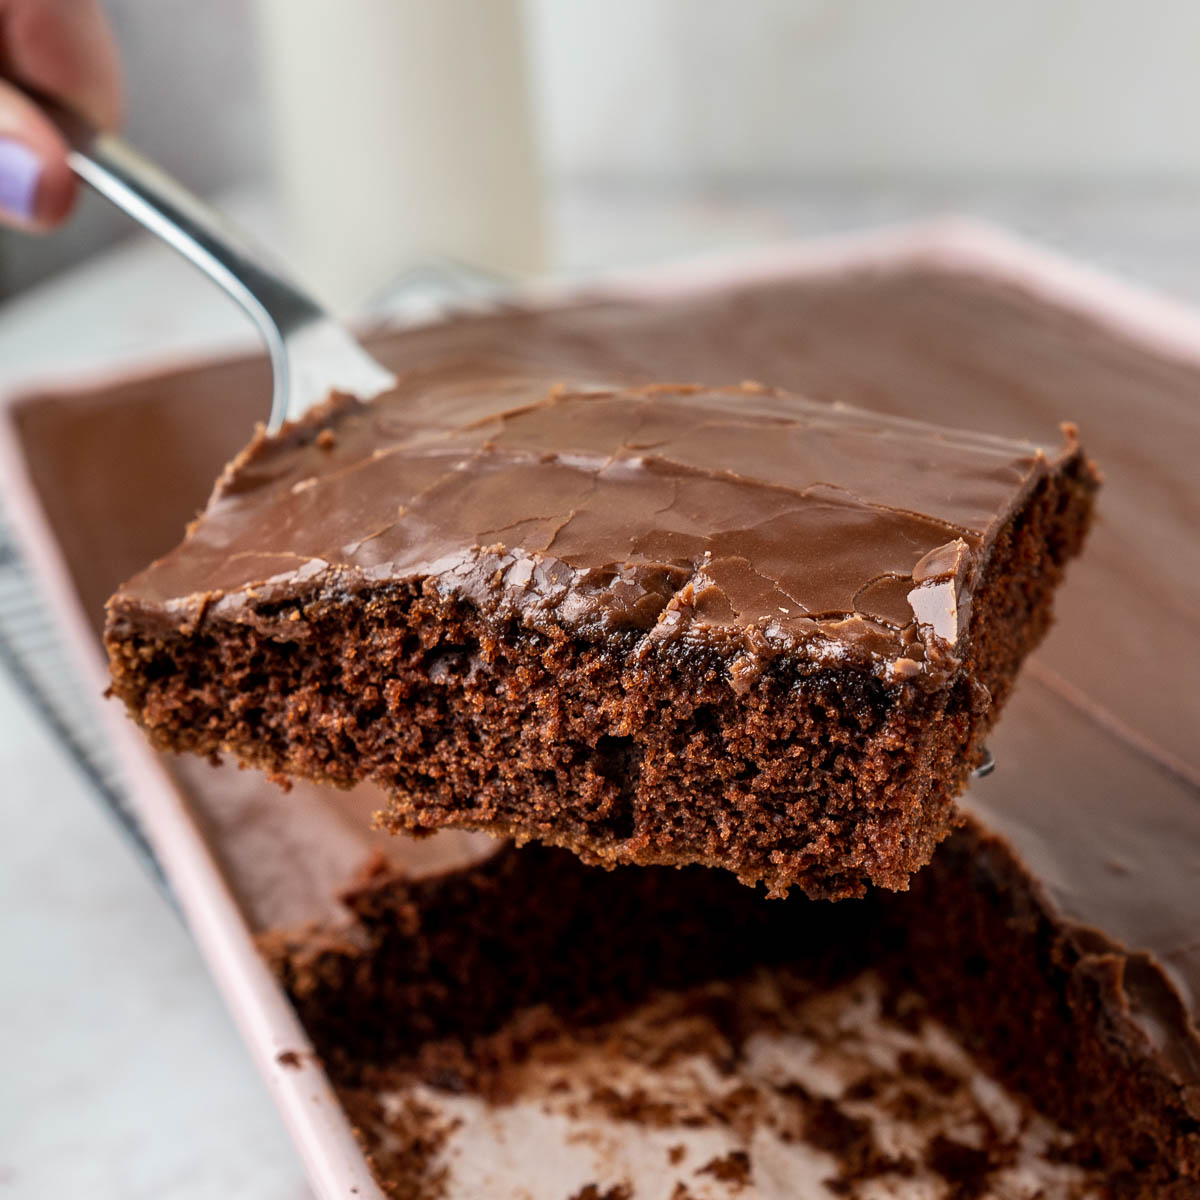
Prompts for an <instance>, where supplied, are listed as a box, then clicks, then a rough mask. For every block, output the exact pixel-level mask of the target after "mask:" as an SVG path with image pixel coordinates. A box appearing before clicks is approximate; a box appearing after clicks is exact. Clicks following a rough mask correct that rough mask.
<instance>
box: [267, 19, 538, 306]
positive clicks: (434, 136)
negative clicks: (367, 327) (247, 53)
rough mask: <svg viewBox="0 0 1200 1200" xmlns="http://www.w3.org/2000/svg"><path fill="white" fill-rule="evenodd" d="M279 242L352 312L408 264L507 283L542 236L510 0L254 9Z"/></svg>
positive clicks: (534, 258)
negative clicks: (478, 273) (475, 270)
mask: <svg viewBox="0 0 1200 1200" xmlns="http://www.w3.org/2000/svg"><path fill="white" fill-rule="evenodd" d="M258 11H259V17H260V34H261V43H262V53H263V57H264V76H265V82H266V90H267V97H268V103H269V106H270V109H271V118H272V122H273V126H274V134H275V145H276V155H277V163H276V166H277V171H278V179H279V182H280V187H281V193H282V194H281V200H282V204H283V209H284V216H285V219H286V221H287V232H288V239H287V240H288V244H289V246H290V248H291V252H292V254H293V256H294V259H295V262H296V266H297V272H298V274H299V275H300V276H301V277H302V278H303V279H304V280H305V282H307V283H308V284H309V285H310V286H311V287H312V288H313V289H314V290H315V291H316V292H317V293H318V294H319V295H320V296H321V297H322V298H324V299H325V301H326V302H327V303H328V304H330V305H331V306H332V307H333V308H335V309H337V310H339V311H341V312H349V311H353V310H354V309H355V308H356V307H358V306H360V305H361V304H362V303H363V302H364V301H365V300H367V299H368V298H369V297H371V296H372V295H374V294H375V293H377V292H378V291H379V290H380V289H382V288H384V287H385V286H386V285H387V284H388V283H389V282H390V281H391V280H394V279H395V277H396V276H397V275H398V274H399V273H400V272H402V271H403V270H405V269H406V268H408V267H411V266H413V265H415V264H418V263H421V262H428V261H429V260H430V259H432V258H437V257H448V258H451V259H454V260H456V261H458V262H461V263H464V264H467V265H470V266H478V267H484V268H488V269H491V270H497V271H501V272H505V273H515V274H523V273H528V272H533V271H537V270H539V269H541V268H542V267H543V266H544V259H543V231H542V212H541V194H540V186H539V183H540V181H539V175H538V164H537V155H536V151H535V145H534V133H533V120H532V112H531V102H530V95H529V87H528V77H527V72H526V67H525V46H524V37H523V33H524V30H523V25H522V10H521V3H520V0H486V2H484V3H481V2H480V0H258Z"/></svg>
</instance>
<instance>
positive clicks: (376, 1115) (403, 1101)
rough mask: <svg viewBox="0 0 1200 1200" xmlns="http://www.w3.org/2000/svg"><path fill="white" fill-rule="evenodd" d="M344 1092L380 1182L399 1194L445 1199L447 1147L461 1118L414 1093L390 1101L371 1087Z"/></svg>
mask: <svg viewBox="0 0 1200 1200" xmlns="http://www.w3.org/2000/svg"><path fill="white" fill-rule="evenodd" d="M338 1095H339V1097H340V1099H341V1101H342V1105H343V1107H344V1108H345V1109H346V1114H347V1116H348V1117H349V1118H350V1121H351V1123H352V1125H353V1127H354V1132H355V1135H356V1136H357V1137H358V1139H359V1141H360V1142H361V1143H362V1144H363V1147H364V1149H365V1150H366V1151H367V1162H368V1164H369V1165H370V1167H371V1171H372V1173H373V1174H374V1175H375V1178H376V1180H377V1181H378V1183H379V1186H380V1187H381V1188H382V1189H383V1191H384V1192H385V1193H386V1194H387V1195H388V1196H389V1197H392V1198H393V1200H445V1197H446V1195H447V1187H448V1181H449V1169H448V1167H447V1166H446V1164H445V1163H443V1162H441V1161H440V1159H441V1155H442V1151H443V1150H444V1148H445V1146H446V1144H447V1142H448V1141H449V1140H450V1138H451V1137H452V1136H453V1135H454V1132H455V1131H456V1130H457V1129H458V1128H459V1125H460V1122H459V1121H458V1120H457V1119H454V1118H447V1117H446V1116H445V1115H444V1114H442V1113H439V1112H438V1111H437V1109H435V1108H433V1107H431V1106H430V1105H428V1104H426V1103H423V1102H422V1101H421V1100H418V1099H417V1098H416V1097H414V1096H411V1095H401V1096H399V1097H398V1098H397V1099H396V1101H395V1102H394V1103H391V1104H387V1105H385V1104H384V1103H382V1101H381V1099H380V1095H379V1093H377V1092H374V1091H372V1090H370V1089H367V1088H339V1089H338Z"/></svg>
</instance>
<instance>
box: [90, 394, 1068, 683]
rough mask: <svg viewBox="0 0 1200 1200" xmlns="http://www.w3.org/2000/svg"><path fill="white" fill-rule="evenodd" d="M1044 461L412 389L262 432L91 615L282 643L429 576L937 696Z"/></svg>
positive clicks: (835, 426) (494, 595) (926, 437)
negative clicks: (225, 628) (181, 525)
mask: <svg viewBox="0 0 1200 1200" xmlns="http://www.w3.org/2000/svg"><path fill="white" fill-rule="evenodd" d="M1068 451H1071V452H1073V451H1074V445H1073V441H1072V439H1070V438H1068ZM1048 469H1049V468H1048V458H1047V455H1046V454H1045V453H1044V452H1043V451H1042V450H1040V449H1039V448H1038V447H1036V446H1033V445H1031V444H1029V443H1023V442H1013V441H1010V440H1008V439H1004V438H998V437H993V436H986V435H984V436H980V435H973V434H967V433H956V432H951V431H947V430H942V429H939V428H937V427H935V426H930V425H927V424H924V423H921V422H917V421H910V420H903V419H900V418H895V417H883V416H878V415H874V414H870V413H866V412H862V411H858V410H855V409H850V408H847V407H845V406H841V405H830V404H827V403H817V402H813V401H809V400H805V399H803V398H801V397H798V396H795V395H790V394H787V393H782V392H776V391H772V390H769V389H767V388H764V387H761V386H757V387H755V386H748V385H744V386H742V387H740V388H729V389H701V388H693V387H686V386H667V385H659V386H654V387H646V388H640V389H624V390H622V389H600V388H595V387H593V388H589V389H587V390H578V389H576V388H571V387H567V386H565V385H562V384H555V385H548V384H547V383H545V382H544V381H542V382H532V381H528V380H525V379H510V378H505V377H502V378H500V379H498V380H482V381H475V380H453V381H449V380H434V381H427V380H425V379H424V378H422V377H421V376H420V375H419V374H417V375H410V376H409V377H408V378H407V379H405V381H404V382H403V383H402V384H401V386H400V387H399V388H398V389H397V390H396V391H395V392H393V393H391V394H389V395H387V396H385V397H383V398H381V399H380V400H377V401H375V402H374V403H372V404H370V405H361V404H358V403H356V402H353V401H340V402H335V403H333V404H332V405H330V406H329V407H327V408H326V409H325V410H323V411H322V412H319V413H317V414H314V415H313V417H312V419H311V420H309V421H307V422H304V423H302V424H300V425H298V426H295V427H292V428H290V429H288V430H287V431H285V432H284V434H283V435H281V436H279V437H266V436H263V435H260V436H259V437H258V438H257V439H256V440H255V441H254V443H253V444H252V445H251V446H250V448H249V449H248V450H247V451H246V452H245V453H243V454H242V455H241V456H240V457H239V458H238V460H237V461H236V462H235V463H234V464H233V465H232V466H231V467H230V469H229V470H228V471H227V472H226V473H225V475H224V477H223V478H222V480H221V483H220V485H219V487H218V489H217V491H216V493H215V495H214V497H213V501H212V503H211V504H210V505H209V507H208V509H207V510H206V512H205V513H204V515H203V517H202V518H201V519H200V520H199V521H198V522H196V524H195V525H194V526H193V527H192V528H191V530H190V531H189V534H188V537H187V540H186V541H185V542H184V543H183V544H182V545H181V546H179V547H178V548H176V549H174V550H172V551H171V552H170V553H169V554H167V555H166V556H165V557H164V558H162V559H160V560H158V561H157V562H156V563H154V564H153V565H152V566H151V567H150V568H149V569H148V570H146V571H144V572H143V573H141V574H139V575H138V576H136V577H135V578H134V579H133V580H132V581H131V582H130V583H129V584H127V585H126V586H125V587H124V588H122V589H121V591H120V592H119V593H118V595H117V596H116V598H115V599H114V600H113V602H112V610H113V612H114V614H115V615H118V616H120V615H124V614H127V613H130V612H131V611H132V612H134V613H136V614H137V615H136V619H138V620H139V621H140V622H143V623H144V622H145V621H146V620H147V618H149V619H150V620H151V621H155V620H166V621H168V622H170V623H172V624H177V625H178V626H180V627H181V628H182V629H183V630H184V631H185V632H186V631H191V630H192V629H194V628H195V627H196V626H197V625H198V624H200V623H204V622H211V621H214V620H220V619H229V620H233V621H247V622H253V623H254V624H255V625H257V626H260V627H262V626H270V628H271V630H272V631H274V630H275V629H277V630H278V633H279V636H282V637H286V638H287V639H288V640H289V641H300V642H302V641H303V640H304V638H305V637H306V636H308V635H309V629H308V625H307V622H306V620H305V617H304V604H305V603H306V602H307V601H308V600H309V599H311V598H313V597H314V596H318V595H321V594H324V595H332V596H335V597H342V596H345V595H346V594H351V593H353V592H354V591H357V590H360V589H364V588H367V587H371V586H377V585H381V584H390V583H393V582H397V581H399V582H405V583H415V584H417V585H418V586H419V585H420V584H421V583H422V582H424V581H426V580H429V581H430V582H431V583H432V584H433V585H434V586H435V587H437V588H438V590H439V591H441V592H443V593H449V594H453V595H456V596H459V597H469V598H470V599H472V600H473V601H474V602H475V603H476V604H477V605H478V606H479V607H480V609H481V610H482V611H483V612H484V613H485V614H487V615H492V616H497V617H514V616H515V617H516V618H517V619H519V620H521V621H523V622H525V623H527V624H532V625H535V626H536V625H539V624H542V623H546V622H553V623H556V624H559V625H564V626H567V627H569V628H572V629H576V630H581V631H583V632H584V633H588V632H595V633H599V634H604V633H608V632H610V631H611V630H613V629H633V630H637V631H639V632H641V633H642V634H644V637H643V638H642V640H641V641H640V642H639V644H638V648H637V649H636V650H635V651H634V654H640V653H643V652H644V651H650V650H652V648H653V647H654V646H656V645H658V644H660V643H663V642H671V641H675V640H676V639H680V638H682V639H685V640H698V639H703V640H705V641H707V642H709V643H711V642H712V641H713V640H714V639H715V640H718V641H720V642H721V643H723V644H725V645H726V647H727V649H731V660H730V661H731V662H732V667H731V673H730V682H731V684H732V685H733V686H734V687H735V688H739V689H740V688H742V687H744V686H745V685H746V682H747V680H748V679H750V678H752V677H753V676H754V675H755V674H756V673H757V672H758V671H759V670H761V666H762V663H763V660H764V659H766V658H768V657H769V656H771V655H772V654H774V653H778V652H781V651H784V650H786V651H789V652H791V653H797V652H801V653H803V654H804V655H805V656H807V657H808V658H809V659H812V660H815V661H816V662H818V663H819V664H821V665H835V664H838V665H845V664H849V663H851V662H854V663H857V664H858V665H861V666H864V667H867V668H874V669H876V670H877V671H878V672H879V673H880V674H881V675H882V676H883V677H884V678H885V681H890V680H892V679H894V678H903V679H905V680H909V681H911V680H913V679H915V678H920V677H928V678H931V679H940V678H942V677H944V676H945V674H946V673H947V671H949V670H952V669H953V668H954V667H956V666H957V661H956V659H955V657H954V654H953V650H954V648H956V647H957V646H958V643H959V641H960V637H961V635H962V633H963V630H964V629H965V625H966V617H967V615H968V614H969V611H970V590H971V586H972V584H973V583H974V582H975V581H976V580H977V579H978V577H979V575H980V571H981V567H982V564H983V563H984V561H985V560H986V555H987V551H988V548H989V546H990V544H991V541H992V539H993V537H994V535H995V534H996V532H997V531H998V529H999V528H1000V527H1001V525H1002V524H1003V522H1004V521H1005V519H1006V518H1007V517H1008V516H1009V515H1010V514H1011V512H1012V510H1013V508H1014V506H1015V505H1017V504H1019V503H1020V501H1021V500H1022V499H1023V498H1024V496H1025V495H1026V494H1027V492H1028V491H1029V489H1030V488H1031V487H1032V486H1033V484H1034V483H1036V481H1037V480H1038V479H1040V478H1041V477H1042V476H1043V475H1044V474H1045V473H1046V471H1047V470H1048ZM293 601H295V602H296V603H295V604H293V603H292V602H293ZM281 605H284V607H283V608H282V609H281V607H280V606H281Z"/></svg>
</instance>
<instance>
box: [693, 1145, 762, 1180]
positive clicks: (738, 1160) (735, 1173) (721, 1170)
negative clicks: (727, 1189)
mask: <svg viewBox="0 0 1200 1200" xmlns="http://www.w3.org/2000/svg"><path fill="white" fill-rule="evenodd" d="M696 1174H697V1175H711V1176H712V1177H713V1178H714V1179H719V1180H720V1181H721V1182H722V1183H728V1184H732V1185H733V1186H734V1187H735V1188H739V1189H740V1188H744V1187H745V1186H746V1184H748V1183H749V1182H750V1156H749V1155H748V1154H747V1153H746V1152H745V1151H744V1150H731V1151H730V1152H729V1153H728V1154H723V1155H721V1156H720V1157H718V1158H714V1159H712V1160H711V1161H710V1162H707V1163H705V1164H704V1166H702V1167H700V1168H698V1169H697V1171H696Z"/></svg>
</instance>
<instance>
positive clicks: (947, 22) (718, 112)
mask: <svg viewBox="0 0 1200 1200" xmlns="http://www.w3.org/2000/svg"><path fill="white" fill-rule="evenodd" d="M108 7H109V9H110V11H111V14H112V18H113V21H114V22H115V24H116V26H117V34H118V38H119V40H120V43H121V46H122V50H123V53H124V57H125V64H126V69H127V72H128V87H129V106H128V110H129V123H128V133H129V136H130V138H131V140H133V141H134V142H135V144H137V145H139V146H141V147H142V148H143V149H144V150H145V151H146V152H147V153H149V154H150V155H151V156H153V157H155V158H157V159H159V160H161V161H162V162H163V163H164V164H165V165H166V166H167V167H168V168H169V169H170V170H172V171H173V172H175V173H177V174H178V175H179V176H180V177H181V178H182V179H183V180H184V181H185V182H187V183H189V184H190V185H192V186H193V187H195V188H196V189H198V190H199V191H201V192H202V193H204V194H206V195H209V196H215V197H217V198H219V199H220V200H221V201H222V202H223V203H226V204H227V205H229V206H230V207H232V208H233V209H234V210H235V211H236V212H238V213H239V215H242V216H243V219H246V220H249V221H250V222H251V224H256V225H257V226H258V227H259V230H260V232H261V233H263V235H264V236H266V237H267V238H268V240H272V241H274V242H275V243H276V244H277V245H278V246H279V247H281V248H284V249H287V250H288V252H289V253H290V254H291V255H292V256H294V257H295V258H296V260H297V261H298V262H299V264H300V265H301V267H302V269H306V270H307V274H308V275H309V278H310V280H311V282H313V283H314V284H316V285H317V286H318V287H319V288H320V289H322V290H324V291H325V292H326V294H327V295H329V297H330V299H332V300H333V301H334V302H335V303H337V304H338V305H339V306H341V307H343V308H351V307H355V306H356V305H359V304H361V303H362V302H363V301H364V300H365V299H366V296H367V294H368V293H369V292H370V290H371V288H372V286H377V285H378V284H380V282H381V281H382V280H383V279H384V278H385V277H386V276H388V275H394V274H396V273H398V272H400V271H402V270H404V269H405V268H406V267H408V266H410V265H412V262H413V260H414V259H415V258H418V257H420V256H421V255H422V254H424V255H434V254H443V255H450V256H454V257H458V258H467V259H473V260H475V261H476V262H480V263H482V264H484V265H496V266H501V267H503V268H505V269H508V270H511V269H521V268H524V269H538V268H541V267H553V268H557V269H560V270H562V269H566V270H571V269H575V270H580V269H584V270H585V269H588V268H591V267H595V266H600V265H607V264H609V263H612V262H614V261H621V262H633V261H638V262H644V261H651V260H655V259H659V258H666V257H671V256H677V255H680V254H686V253H689V252H692V251H695V250H705V249H722V248H730V247H736V246H741V245H746V244H750V243H759V242H764V241H768V240H771V239H773V238H779V237H786V236H795V235H802V234H808V233H813V232H821V231H825V230H834V229H845V228H851V227H857V226H865V225H878V224H881V223H890V222H896V221H899V220H903V219H907V218H910V217H917V216H925V215H929V214H932V213H940V212H945V211H949V210H955V211H968V212H971V213H973V214H976V215H981V216H985V217H990V218H992V219H994V220H998V221H1001V222H1003V223H1005V224H1008V225H1010V226H1014V227H1016V228H1017V229H1018V230H1021V231H1023V232H1026V233H1028V234H1031V235H1033V236H1035V237H1039V238H1041V239H1042V240H1046V241H1050V242H1052V243H1055V244H1057V245H1059V246H1060V247H1062V248H1064V249H1068V250H1072V251H1075V252H1076V253H1081V254H1085V255H1087V256H1088V257H1091V258H1094V259H1099V260H1101V261H1102V262H1103V263H1105V264H1107V265H1111V266H1115V267H1116V268H1118V269H1120V270H1124V271H1126V272H1127V273H1129V272H1132V273H1133V274H1136V275H1139V276H1141V277H1143V278H1146V279H1148V280H1150V281H1152V282H1155V283H1160V284H1162V285H1163V286H1166V287H1169V288H1171V289H1172V290H1175V291H1178V292H1182V293H1184V294H1188V295H1197V294H1200V275H1198V276H1197V277H1196V278H1195V279H1194V278H1193V270H1192V267H1191V264H1190V261H1189V259H1190V258H1192V257H1194V256H1193V255H1192V254H1191V251H1192V249H1193V248H1194V246H1195V245H1196V240H1197V235H1198V234H1200V217H1197V215H1196V214H1197V212H1198V210H1197V206H1196V203H1195V201H1196V197H1197V194H1200V134H1197V132H1196V129H1195V127H1194V125H1193V123H1192V119H1191V118H1192V115H1193V114H1194V113H1196V112H1197V111H1200V72H1197V70H1196V69H1195V65H1196V63H1197V62H1198V61H1200V7H1198V6H1197V5H1195V4H1193V3H1190V2H1189V0H1057V2H1056V3H1055V4H1050V5H1048V4H1045V3H1042V2H1040V0H1009V2H1008V3H1006V4H1003V5H994V4H993V5H985V4H977V3H966V4H964V3H962V2H961V0H910V2H908V3H903V4H897V3H894V2H893V0H711V2H706V3H696V2H695V0H603V2H601V0H569V2H568V0H525V3H521V0H489V2H488V3H481V2H480V0H443V2H442V3H440V4H437V5H432V4H428V3H425V2H424V0H343V2H342V3H339V4H338V5H336V7H334V6H333V5H331V4H330V3H329V0H292V2H291V3H289V2H288V0H256V2H254V3H251V2H249V0H205V3H203V4H197V3H195V2H194V0H155V2H154V3H153V4H151V3H146V2H145V0H109V5H108ZM335 11H336V13H337V20H336V21H332V20H331V19H330V17H331V14H332V13H334V12H335ZM422 137H424V139H425V142H426V144H425V145H424V146H421V145H419V144H418V143H420V142H421V139H422ZM527 143H533V144H534V145H535V148H532V147H531V146H530V145H528V144H527ZM438 146H440V147H441V152H440V153H441V160H440V162H437V163H435V164H434V165H433V167H431V154H432V155H433V156H434V157H436V155H437V151H436V149H434V150H431V149H430V147H435V148H436V147H438ZM489 156H490V157H489ZM506 156H507V159H508V162H507V164H506V163H505V158H506ZM456 157H457V159H459V160H462V159H468V160H478V159H480V158H481V157H482V158H485V159H487V162H485V163H483V164H479V163H478V162H476V164H475V167H476V169H475V173H474V175H472V174H471V173H470V171H469V170H466V171H465V173H464V168H463V167H462V164H461V162H458V163H456V162H455V161H454V160H455V158H456ZM389 158H390V159H391V160H392V161H391V162H390V165H389V161H388V160H389ZM531 172H532V173H533V175H534V178H533V181H532V183H531V182H530V181H529V179H528V178H527V176H529V174H530V173H531ZM456 185H458V186H456ZM530 189H536V192H534V191H533V190H530ZM368 191H369V192H373V193H374V194H373V195H371V196H369V197H368V196H366V195H365V194H364V193H365V192H368ZM471 192H474V193H475V194H474V195H471V194H465V193H471ZM489 192H490V193H492V194H491V195H486V194H487V193H489ZM485 195H486V199H485V198H484V197H485ZM526 198H528V204H526V203H525V200H526ZM422 201H423V203H422ZM455 203H457V204H459V205H460V206H463V205H466V206H468V207H469V206H470V205H471V204H474V205H476V207H477V208H483V209H485V210H486V209H487V208H488V207H489V205H490V206H492V207H493V208H494V207H495V206H497V205H499V206H500V207H503V206H504V205H505V204H509V205H512V206H516V207H517V208H524V209H527V210H529V211H526V212H525V214H524V217H522V216H521V214H520V213H512V212H510V213H508V214H500V215H499V216H495V217H494V218H493V222H492V227H491V228H490V229H489V230H487V231H484V232H482V233H481V232H480V231H479V230H476V231H475V232H474V234H467V235H464V233H463V229H462V223H461V222H460V224H459V226H458V227H454V222H453V220H450V221H449V222H448V223H447V221H445V220H443V221H442V227H441V228H439V227H438V222H437V221H436V220H433V219H432V218H431V211H430V210H431V209H437V208H445V207H446V206H447V205H453V204H455ZM537 205H540V213H541V219H540V220H539V219H538V216H537V214H536V213H534V212H533V211H532V208H533V207H534V206H537ZM364 213H367V214H368V219H366V221H365V227H364V221H363V219H362V218H363V214H364ZM476 219H477V220H478V218H476ZM389 223H390V226H391V228H392V229H393V230H395V231H397V232H395V234H394V236H393V237H392V239H391V240H390V241H389V239H388V238H386V237H384V236H383V234H382V231H383V229H384V228H385V227H386V226H387V225H388V224H389ZM401 226H405V227H406V228H405V229H403V230H401V229H400V227H401ZM127 235H128V226H127V224H126V223H125V222H124V220H123V219H122V218H120V217H118V216H117V215H116V214H114V213H113V212H111V211H108V210H106V208H105V206H104V205H103V204H102V203H101V202H99V201H96V200H94V199H92V198H89V202H88V203H86V204H85V205H84V206H83V211H81V212H80V214H79V216H78V217H77V219H76V220H75V221H74V223H73V224H72V226H71V227H70V228H69V229H68V230H67V231H65V232H63V233H61V234H58V235H56V236H55V237H53V238H49V239H42V240H34V239H28V238H22V237H20V236H19V235H16V234H11V233H3V234H0V297H9V298H10V297H12V296H14V295H17V294H18V293H20V292H21V291H22V290H24V289H27V288H30V287H31V286H34V285H35V284H37V283H38V282H39V281H42V280H45V279H47V278H49V277H52V276H53V275H55V274H56V273H60V272H62V271H64V270H66V269H69V268H70V267H71V266H72V265H74V264H76V263H78V262H79V261H80V260H81V259H82V258H84V257H85V256H88V255H92V254H95V253H96V252H97V251H98V250H100V249H102V248H103V247H105V246H106V245H110V244H112V243H113V242H114V241H115V240H116V239H119V238H122V237H125V236H127ZM365 243H369V244H371V245H373V247H374V252H373V253H372V254H370V255H365V252H364V251H363V250H362V248H361V246H362V244H365ZM364 257H369V258H370V259H371V265H372V268H373V273H374V277H372V278H367V276H370V275H371V274H372V272H370V271H367V272H366V273H365V274H364V271H363V269H361V267H360V266H356V265H355V264H356V262H359V261H360V260H362V259H363V258H364ZM330 259H340V260H341V261H342V264H343V266H342V272H343V274H342V275H341V276H339V273H338V269H337V268H336V267H333V266H331V265H330ZM487 260H491V261H490V262H488V261H487Z"/></svg>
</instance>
